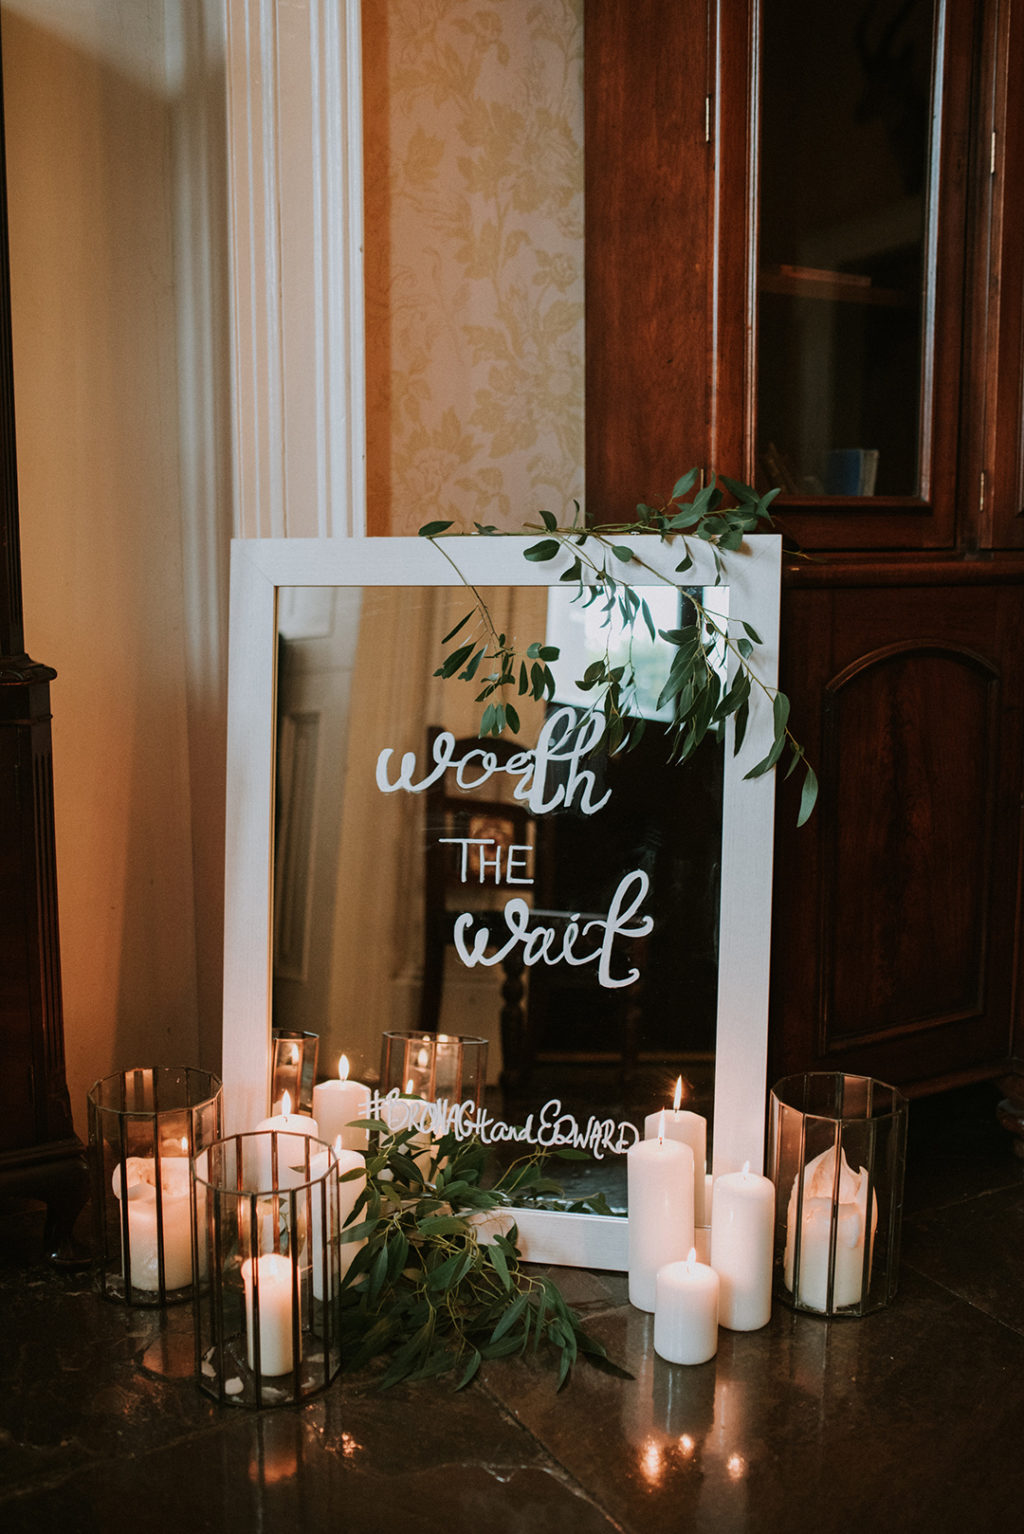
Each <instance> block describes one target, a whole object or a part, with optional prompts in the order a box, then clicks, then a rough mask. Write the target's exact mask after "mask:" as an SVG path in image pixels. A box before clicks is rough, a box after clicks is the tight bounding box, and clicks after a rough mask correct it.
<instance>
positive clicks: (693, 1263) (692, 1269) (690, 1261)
mask: <svg viewBox="0 0 1024 1534" xmlns="http://www.w3.org/2000/svg"><path fill="white" fill-rule="evenodd" d="M686 1271H687V1273H696V1271H697V1248H696V1247H695V1246H691V1247H690V1252H689V1256H688V1257H687V1259H686Z"/></svg>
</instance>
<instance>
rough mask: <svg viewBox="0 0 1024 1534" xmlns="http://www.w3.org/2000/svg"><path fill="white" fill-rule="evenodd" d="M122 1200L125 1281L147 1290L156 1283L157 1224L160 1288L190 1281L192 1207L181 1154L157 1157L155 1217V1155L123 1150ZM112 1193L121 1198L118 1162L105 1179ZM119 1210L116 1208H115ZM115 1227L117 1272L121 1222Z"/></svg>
mask: <svg viewBox="0 0 1024 1534" xmlns="http://www.w3.org/2000/svg"><path fill="white" fill-rule="evenodd" d="M124 1180H125V1184H126V1186H127V1195H128V1197H127V1204H128V1254H129V1257H130V1266H131V1283H132V1287H133V1288H135V1289H145V1290H146V1291H147V1293H148V1292H153V1291H156V1290H158V1289H159V1288H160V1247H159V1239H158V1234H157V1232H158V1227H159V1229H160V1230H162V1232H163V1242H164V1288H165V1289H184V1288H185V1287H186V1285H188V1284H191V1282H192V1210H191V1205H190V1203H189V1166H188V1157H187V1156H161V1158H160V1218H159V1220H158V1217H157V1196H156V1161H155V1159H154V1158H151V1157H148V1156H129V1157H128V1158H127V1160H126V1161H125V1179H124ZM111 1183H112V1187H113V1189H114V1195H115V1197H116V1198H117V1199H118V1200H120V1198H121V1168H120V1166H116V1167H115V1168H114V1175H113V1178H112V1180H111ZM119 1213H120V1211H119ZM118 1223H119V1225H120V1229H121V1248H122V1250H121V1272H122V1275H123V1274H124V1271H125V1262H124V1225H123V1223H122V1222H121V1220H120V1219H119V1222H118Z"/></svg>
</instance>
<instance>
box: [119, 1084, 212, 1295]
mask: <svg viewBox="0 0 1024 1534" xmlns="http://www.w3.org/2000/svg"><path fill="white" fill-rule="evenodd" d="M221 1097H222V1094H221V1083H220V1078H219V1077H217V1076H214V1075H212V1074H211V1073H210V1072H209V1071H202V1070H198V1069H196V1068H194V1067H192V1066H171V1065H166V1066H154V1067H152V1068H148V1069H136V1070H130V1071H122V1072H120V1073H118V1074H117V1075H114V1076H107V1077H105V1078H104V1079H103V1080H102V1081H97V1082H96V1083H95V1085H94V1086H93V1087H92V1089H91V1091H90V1092H89V1160H90V1174H91V1180H92V1208H93V1231H94V1264H95V1268H94V1271H95V1277H96V1285H97V1288H98V1289H99V1290H100V1292H101V1293H102V1294H103V1295H105V1296H106V1298H107V1299H112V1300H119V1301H121V1302H123V1303H125V1304H128V1305H164V1304H168V1303H171V1302H176V1301H180V1300H186V1299H188V1298H189V1297H190V1295H191V1293H192V1289H193V1284H194V1282H195V1281H196V1278H197V1277H198V1274H197V1272H196V1270H195V1268H194V1257H195V1248H194V1243H193V1239H192V1228H193V1227H192V1203H193V1197H194V1194H193V1188H192V1181H191V1176H190V1162H191V1158H192V1157H193V1156H194V1155H195V1154H196V1152H197V1151H200V1150H201V1149H202V1148H203V1147H204V1146H206V1145H210V1144H212V1143H213V1141H215V1140H216V1139H218V1138H219V1136H220V1135H221V1133H222V1132H223V1126H222V1101H221Z"/></svg>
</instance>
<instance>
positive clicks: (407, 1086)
mask: <svg viewBox="0 0 1024 1534" xmlns="http://www.w3.org/2000/svg"><path fill="white" fill-rule="evenodd" d="M405 1090H406V1092H407V1094H408V1095H409V1096H410V1097H411V1096H412V1094H413V1092H414V1091H415V1090H416V1083H415V1082H414V1081H413V1079H412V1077H411V1076H410V1077H409V1080H408V1081H407V1082H406V1083H405Z"/></svg>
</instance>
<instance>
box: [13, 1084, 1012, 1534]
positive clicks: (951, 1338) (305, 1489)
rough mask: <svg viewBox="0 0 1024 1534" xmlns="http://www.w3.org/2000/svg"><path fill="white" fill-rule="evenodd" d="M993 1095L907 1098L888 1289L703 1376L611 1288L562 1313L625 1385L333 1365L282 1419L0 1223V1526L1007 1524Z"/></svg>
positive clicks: (595, 1284)
mask: <svg viewBox="0 0 1024 1534" xmlns="http://www.w3.org/2000/svg"><path fill="white" fill-rule="evenodd" d="M997 1095H998V1094H997V1092H996V1089H995V1088H994V1087H990V1086H983V1087H975V1088H970V1089H967V1090H964V1091H961V1092H957V1093H950V1094H946V1095H945V1096H944V1097H941V1098H934V1099H929V1100H924V1101H921V1102H917V1103H914V1104H913V1105H912V1108H911V1144H910V1153H909V1160H908V1175H907V1216H906V1220H905V1224H904V1242H903V1263H902V1270H901V1284H900V1291H899V1294H898V1296H897V1298H896V1301H895V1302H894V1303H893V1305H892V1306H890V1307H889V1309H887V1310H885V1311H882V1312H879V1313H878V1314H876V1315H874V1316H870V1317H865V1318H864V1319H861V1320H846V1321H836V1322H831V1323H829V1322H825V1321H820V1320H816V1319H814V1318H812V1317H804V1316H794V1315H793V1314H791V1313H790V1312H789V1311H787V1310H784V1309H782V1308H781V1307H776V1311H775V1314H774V1316H773V1318H772V1321H771V1323H770V1325H769V1326H768V1327H766V1328H765V1329H764V1330H763V1331H761V1332H757V1333H751V1334H746V1335H744V1334H734V1333H730V1332H724V1331H723V1332H721V1333H720V1346H719V1351H718V1355H717V1357H716V1358H715V1359H714V1360H713V1361H712V1362H710V1363H708V1364H704V1365H701V1366H700V1367H699V1368H694V1369H684V1368H675V1367H672V1366H670V1365H668V1364H665V1363H663V1362H662V1361H661V1360H660V1359H658V1358H656V1357H655V1356H654V1353H653V1349H652V1345H651V1320H650V1318H649V1317H647V1316H645V1315H642V1314H641V1313H640V1312H638V1311H636V1310H633V1309H631V1308H630V1306H629V1305H628V1304H627V1303H626V1299H625V1280H624V1279H623V1278H622V1277H619V1276H617V1275H608V1274H592V1273H580V1272H571V1271H568V1270H563V1271H562V1272H561V1274H560V1275H559V1279H560V1282H561V1284H562V1287H563V1290H564V1292H565V1293H566V1295H567V1298H569V1299H570V1301H571V1302H573V1303H574V1304H576V1305H577V1306H578V1307H579V1308H580V1309H581V1310H582V1311H583V1312H585V1314H586V1316H587V1320H588V1324H589V1325H590V1327H591V1329H592V1330H593V1331H594V1332H595V1333H596V1334H597V1335H599V1336H600V1337H601V1338H602V1340H603V1341H604V1342H605V1343H606V1344H607V1346H608V1349H609V1351H610V1353H611V1354H612V1355H613V1357H614V1358H615V1359H616V1360H617V1361H619V1362H620V1363H622V1364H624V1365H626V1366H627V1367H628V1368H629V1369H631V1370H632V1371H633V1373H634V1375H635V1378H634V1379H633V1380H632V1381H625V1380H621V1379H618V1378H615V1377H612V1376H609V1375H606V1374H602V1373H598V1372H597V1371H595V1370H592V1369H588V1368H587V1367H586V1366H580V1367H578V1368H577V1369H576V1371H575V1373H574V1375H573V1377H572V1379H571V1381H570V1383H569V1385H568V1386H567V1387H566V1389H564V1390H563V1391H562V1392H561V1393H560V1394H556V1393H555V1390H554V1381H553V1376H552V1375H551V1373H549V1372H548V1371H547V1370H545V1369H543V1368H541V1367H540V1366H538V1365H534V1364H531V1363H527V1362H523V1361H520V1360H514V1361H509V1362H502V1363H500V1364H493V1365H491V1366H490V1367H489V1368H488V1369H487V1371H486V1373H485V1374H484V1376H483V1377H482V1379H479V1380H478V1381H476V1382H475V1383H474V1384H472V1385H471V1386H469V1387H468V1388H467V1389H466V1390H465V1391H463V1392H461V1393H459V1394H454V1393H452V1391H451V1389H450V1387H448V1386H446V1385H444V1384H437V1383H428V1384H416V1385H407V1386H399V1387H397V1388H395V1389H393V1390H391V1391H389V1392H387V1393H384V1394H382V1393H381V1392H379V1391H378V1390H377V1389H375V1388H374V1384H373V1381H372V1379H371V1378H369V1377H359V1376H349V1377H344V1376H343V1377H342V1379H341V1380H340V1381H338V1382H336V1383H335V1384H334V1385H333V1386H332V1387H331V1389H330V1390H329V1391H328V1392H327V1393H326V1394H325V1395H323V1396H322V1397H320V1398H319V1399H317V1400H316V1401H313V1402H311V1403H308V1404H307V1405H305V1406H304V1407H301V1408H287V1409H283V1410H277V1411H265V1412H263V1413H259V1414H257V1413H252V1412H247V1411H244V1410H239V1409H232V1408H228V1407H225V1408H219V1407H218V1406H217V1405H216V1404H215V1403H214V1402H212V1401H210V1400H208V1399H207V1398H206V1397H205V1396H203V1395H201V1394H200V1392H199V1391H198V1390H197V1388H196V1386H195V1384H194V1383H193V1379H192V1335H191V1313H190V1311H188V1310H187V1309H185V1310H182V1309H176V1310H170V1311H168V1312H166V1313H164V1314H163V1315H162V1316H161V1315H160V1313H158V1312H147V1311H139V1310H126V1309H123V1308H120V1307H117V1306H115V1305H111V1304H108V1303H105V1302H103V1301H101V1300H100V1299H98V1298H97V1297H95V1296H94V1295H93V1294H92V1293H91V1292H90V1289H89V1286H88V1281H87V1278H86V1277H84V1276H82V1275H77V1276H68V1275H59V1274H56V1273H54V1272H53V1271H51V1270H50V1269H49V1268H48V1267H47V1266H46V1265H45V1264H44V1263H43V1262H42V1261H41V1260H40V1259H39V1255H38V1252H39V1244H40V1240H41V1217H40V1216H39V1215H38V1214H37V1213H36V1212H35V1211H30V1212H26V1211H25V1209H24V1207H20V1208H14V1207H11V1208H8V1209H0V1228H2V1229H3V1230H4V1231H5V1233H6V1240H5V1243H4V1249H3V1250H0V1529H2V1530H4V1531H5V1534H18V1531H22V1530H32V1531H35V1534H48V1531H50V1530H54V1531H57V1530H60V1531H62V1534H87V1531H102V1534H107V1531H119V1530H125V1531H126V1534H127V1531H131V1534H163V1531H165V1530H166V1531H171V1530H174V1531H175V1534H179V1531H180V1534H201V1531H205V1530H215V1531H218V1534H235V1531H239V1534H241V1531H243V1530H244V1531H245V1534H257V1531H263V1530H266V1531H270V1534H279V1531H280V1534H286V1531H292V1530H296V1531H301V1534H306V1531H310V1534H319V1531H321V1530H323V1531H325V1534H326V1531H330V1534H343V1531H345V1534H347V1531H355V1534H363V1531H367V1534H376V1531H378V1530H379V1531H381V1534H384V1531H389V1534H391V1531H394V1530H398V1529H403V1528H415V1529H416V1530H418V1531H425V1534H433V1531H443V1534H461V1531H463V1530H487V1531H489V1534H490V1531H494V1534H502V1531H505V1530H509V1531H516V1534H520V1531H521V1534H548V1531H552V1534H553V1531H556V1530H557V1531H564V1530H571V1531H572V1534H596V1531H599V1530H604V1531H611V1530H622V1531H629V1534H640V1531H643V1534H659V1531H662V1530H665V1531H669V1530H671V1531H680V1530H686V1531H690V1530H693V1531H701V1534H712V1531H715V1534H717V1531H732V1530H748V1529H749V1530H751V1531H755V1530H756V1531H757V1534H775V1531H780V1534H781V1531H785V1534H802V1531H805V1530H806V1531H812V1530H813V1531H814V1534H832V1531H839V1530H843V1531H850V1534H860V1531H862V1530H875V1529H876V1530H879V1531H883V1534H884V1531H889V1530H900V1531H912V1534H916V1531H919V1530H920V1531H925V1530H927V1531H930V1534H942V1531H945V1530H949V1531H953V1530H955V1531H957V1534H962V1531H963V1530H964V1529H965V1528H975V1529H978V1530H984V1531H988V1530H995V1529H1012V1528H1020V1527H1021V1526H1022V1522H1024V1453H1022V1444H1024V1284H1022V1276H1024V1161H1022V1160H1020V1159H1018V1158H1017V1157H1016V1156H1015V1155H1014V1154H1013V1151H1012V1148H1011V1143H1010V1141H1009V1139H1008V1138H1007V1137H1006V1136H1005V1135H1004V1134H1003V1132H1002V1131H1001V1130H1000V1129H999V1128H998V1127H997V1126H996V1123H995V1116H994V1109H995V1104H996V1100H997Z"/></svg>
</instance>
